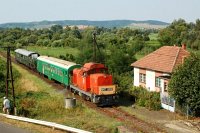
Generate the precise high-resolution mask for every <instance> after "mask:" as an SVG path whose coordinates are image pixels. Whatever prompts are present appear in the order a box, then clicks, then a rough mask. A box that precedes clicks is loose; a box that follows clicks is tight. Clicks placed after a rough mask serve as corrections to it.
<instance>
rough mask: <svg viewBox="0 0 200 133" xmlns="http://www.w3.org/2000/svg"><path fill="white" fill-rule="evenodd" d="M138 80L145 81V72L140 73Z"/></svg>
mask: <svg viewBox="0 0 200 133" xmlns="http://www.w3.org/2000/svg"><path fill="white" fill-rule="evenodd" d="M140 82H142V83H146V74H142V73H140Z"/></svg>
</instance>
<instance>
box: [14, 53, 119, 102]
mask: <svg viewBox="0 0 200 133" xmlns="http://www.w3.org/2000/svg"><path fill="white" fill-rule="evenodd" d="M15 59H16V61H17V62H19V63H22V64H24V65H25V66H27V67H29V68H32V69H35V70H37V72H39V73H40V74H43V75H45V76H46V77H48V78H49V79H50V80H55V81H57V82H59V83H62V84H64V85H66V86H67V88H70V89H71V91H72V92H74V93H77V94H79V95H80V96H82V97H83V98H84V99H86V100H91V101H92V102H93V103H95V104H97V105H98V106H104V105H113V104H115V103H116V102H117V97H116V85H114V84H113V81H112V75H110V74H108V73H107V68H106V67H105V66H104V65H103V64H100V63H94V62H90V63H85V64H84V66H83V67H81V65H79V64H76V63H74V62H69V61H65V60H61V59H57V58H54V57H48V56H40V55H39V54H38V53H36V52H32V51H28V50H24V49H17V50H15Z"/></svg>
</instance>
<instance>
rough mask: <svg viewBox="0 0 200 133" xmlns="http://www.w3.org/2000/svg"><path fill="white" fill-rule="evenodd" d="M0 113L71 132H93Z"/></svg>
mask: <svg viewBox="0 0 200 133" xmlns="http://www.w3.org/2000/svg"><path fill="white" fill-rule="evenodd" d="M0 115H1V116H4V117H6V118H9V119H14V120H19V121H24V122H29V123H34V124H39V125H43V126H48V127H52V128H53V129H54V128H55V129H61V130H64V131H69V132H74V133H91V132H88V131H84V130H81V129H77V128H73V127H68V126H64V125H61V124H57V123H54V122H47V121H41V120H35V119H30V118H25V117H19V116H13V115H6V114H1V113H0Z"/></svg>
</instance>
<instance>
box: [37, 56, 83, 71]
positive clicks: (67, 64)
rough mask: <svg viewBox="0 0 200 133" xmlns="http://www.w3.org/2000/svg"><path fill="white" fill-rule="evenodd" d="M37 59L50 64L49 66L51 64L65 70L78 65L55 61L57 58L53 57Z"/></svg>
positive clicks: (59, 60)
mask: <svg viewBox="0 0 200 133" xmlns="http://www.w3.org/2000/svg"><path fill="white" fill-rule="evenodd" d="M37 59H38V60H41V61H44V62H47V63H50V64H53V65H56V66H59V67H62V68H65V69H69V68H70V67H72V66H76V65H79V64H76V63H74V62H69V61H65V60H61V59H57V58H54V57H48V56H40V57H38V58H37ZM79 66H80V65H79Z"/></svg>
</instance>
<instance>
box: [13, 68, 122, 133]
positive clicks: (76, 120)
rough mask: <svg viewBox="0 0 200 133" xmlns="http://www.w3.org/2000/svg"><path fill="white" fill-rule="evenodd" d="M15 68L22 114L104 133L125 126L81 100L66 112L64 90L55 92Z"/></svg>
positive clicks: (16, 88)
mask: <svg viewBox="0 0 200 133" xmlns="http://www.w3.org/2000/svg"><path fill="white" fill-rule="evenodd" d="M13 66H14V68H15V69H17V70H18V71H19V72H20V74H21V75H22V76H21V78H20V79H18V81H16V82H15V91H16V104H17V110H18V113H19V114H20V115H22V116H23V115H27V116H28V117H31V118H34V119H40V120H46V121H52V122H56V123H59V124H64V125H67V126H71V127H75V128H80V129H84V130H89V131H92V132H101V133H106V132H112V131H114V130H115V129H116V127H117V126H119V125H122V123H121V122H118V121H116V120H115V119H114V118H108V117H106V116H104V115H102V114H99V113H98V112H96V111H95V110H92V109H90V108H88V107H87V106H85V105H84V104H82V103H80V102H79V101H77V106H76V107H75V108H73V109H65V108H64V98H65V97H64V95H63V93H61V91H59V92H58V91H56V89H55V88H53V87H52V86H51V85H48V84H47V83H46V82H44V81H43V80H41V79H40V78H38V77H37V76H34V75H32V74H30V73H29V72H28V71H26V70H24V69H22V68H21V67H19V66H17V65H15V64H13ZM22 107H23V109H22ZM21 126H23V124H22V125H21ZM25 128H26V127H25ZM29 128H31V127H29Z"/></svg>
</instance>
